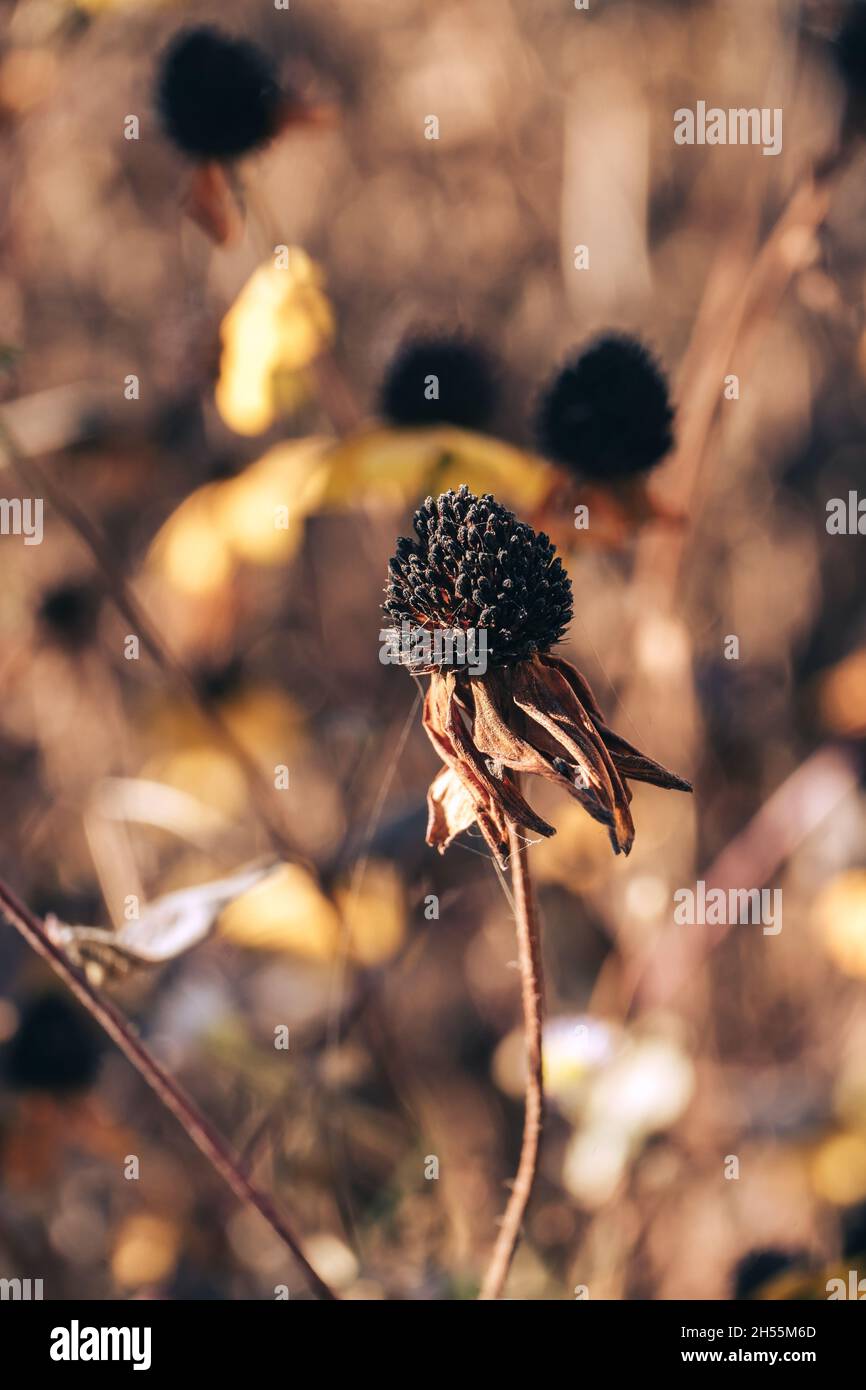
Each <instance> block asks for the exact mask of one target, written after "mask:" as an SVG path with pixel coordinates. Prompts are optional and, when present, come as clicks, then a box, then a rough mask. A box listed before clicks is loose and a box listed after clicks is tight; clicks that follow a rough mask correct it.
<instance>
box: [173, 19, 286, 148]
mask: <svg viewBox="0 0 866 1390" xmlns="http://www.w3.org/2000/svg"><path fill="white" fill-rule="evenodd" d="M282 102H283V94H282V92H281V89H280V85H279V82H278V81H277V75H276V69H275V67H274V65H273V63H272V62H271V59H270V57H269V55H268V54H267V53H265V52H264V51H263V50H262V49H260V48H258V47H256V45H255V44H252V43H250V42H249V41H248V40H246V39H238V38H233V37H230V36H229V35H227V34H224V33H222V32H221V31H220V30H219V29H214V28H212V27H210V26H209V25H202V26H201V27H198V28H195V29H186V30H182V31H181V33H179V34H177V35H176V36H175V38H174V39H173V40H172V42H171V43H170V44H169V46H168V48H167V49H166V51H165V53H164V54H163V56H162V58H161V60H160V66H159V73H158V77H157V86H156V105H157V110H158V112H159V115H160V119H161V121H162V125H163V128H164V130H165V133H166V135H167V136H168V137H169V139H170V140H172V141H173V142H174V144H175V145H177V146H178V148H179V149H180V150H182V151H183V153H184V154H186V155H188V156H190V158H192V159H197V160H200V159H203V160H220V159H233V158H237V157H238V156H240V155H243V154H247V153H249V152H250V151H251V150H254V149H257V148H259V147H260V146H262V145H264V144H266V143H267V142H268V140H270V139H271V138H272V137H273V136H274V135H275V134H276V133H277V130H278V128H279V123H280V116H281V108H282Z"/></svg>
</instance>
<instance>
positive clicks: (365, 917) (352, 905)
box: [335, 861, 406, 965]
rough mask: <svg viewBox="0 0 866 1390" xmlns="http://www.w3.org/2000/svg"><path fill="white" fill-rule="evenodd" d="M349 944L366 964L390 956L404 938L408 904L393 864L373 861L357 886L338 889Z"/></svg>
mask: <svg viewBox="0 0 866 1390" xmlns="http://www.w3.org/2000/svg"><path fill="white" fill-rule="evenodd" d="M335 898H336V901H337V906H338V907H339V909H340V913H341V915H342V918H343V928H344V931H345V933H346V936H347V939H348V943H349V948H350V950H351V952H352V955H353V956H354V957H355V959H356V960H359V961H361V962H362V964H364V965H379V964H381V962H382V961H386V960H389V959H390V957H391V956H393V955H394V952H395V951H396V950H397V949H398V947H399V946H400V945H401V943H402V941H403V937H404V934H405V929H406V907H405V902H404V898H403V887H402V883H401V881H400V876H399V874H398V873H397V871H396V870H395V869H394V868H393V867H392V866H391V865H390V864H385V863H380V862H375V861H370V862H368V864H367V865H366V868H365V871H364V876H363V878H362V879H361V881H360V884H359V885H358V886H357V887H354V888H353V887H352V886H351V884H348V885H346V886H344V887H341V888H338V889H337V891H336V893H335Z"/></svg>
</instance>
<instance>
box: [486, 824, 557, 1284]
mask: <svg viewBox="0 0 866 1390" xmlns="http://www.w3.org/2000/svg"><path fill="white" fill-rule="evenodd" d="M508 838H509V843H510V849H511V858H510V862H511V882H512V887H513V890H514V919H515V923H516V925H517V946H518V955H519V962H520V983H521V997H522V1001H523V1035H524V1041H525V1046H526V1101H525V1105H526V1109H525V1115H524V1120H523V1142H522V1144H521V1148H520V1162H519V1164H518V1167H517V1176H516V1177H515V1179H514V1183H513V1185H512V1188H511V1196H510V1197H509V1199H508V1204H507V1206H506V1208H505V1214H504V1216H503V1218H502V1224H501V1226H500V1228H499V1235H498V1236H497V1238H496V1244H495V1246H494V1248H493V1254H492V1256H491V1259H490V1264H489V1265H488V1267H487V1273H486V1274H485V1276H484V1279H483V1282H482V1284H481V1292H480V1294H479V1295H478V1296H479V1298H480V1299H483V1300H485V1301H490V1300H493V1299H497V1298H499V1297H500V1296H501V1294H502V1290H503V1288H504V1286H505V1280H506V1278H507V1277H508V1271H509V1269H510V1267H511V1261H512V1260H513V1258H514V1252H515V1250H516V1249H517V1244H518V1241H519V1240H520V1234H521V1229H522V1227H523V1218H524V1216H525V1214H526V1208H527V1206H528V1205H529V1199H530V1197H531V1195H532V1189H533V1186H534V1185H535V1176H536V1173H537V1171H538V1155H539V1151H540V1148H541V1131H542V1123H543V1117H544V1067H543V1058H542V1022H543V1016H544V981H543V976H542V966H541V936H540V931H539V922H538V908H537V905H536V902H535V893H534V890H533V886H532V878H531V875H530V870H529V852H528V849H527V846H526V842H525V840H524V838H523V835H522V833H521V831H520V829H519V827H517V826H514V825H511V826H509V830H508Z"/></svg>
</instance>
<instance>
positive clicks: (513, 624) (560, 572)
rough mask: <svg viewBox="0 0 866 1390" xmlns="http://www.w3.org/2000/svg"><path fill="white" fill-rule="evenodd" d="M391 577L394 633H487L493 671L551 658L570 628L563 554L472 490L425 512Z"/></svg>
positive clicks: (402, 545)
mask: <svg viewBox="0 0 866 1390" xmlns="http://www.w3.org/2000/svg"><path fill="white" fill-rule="evenodd" d="M389 569H390V575H389V583H388V586H387V588H386V590H385V593H386V599H385V602H384V604H383V605H382V607H383V609H384V611H385V613H386V614H387V616H388V618H389V619H390V620H391V622H392V623H393V625H394V626H395V627H399V626H400V625H401V624H402V623H403V622H407V623H409V624H410V625H411V626H413V627H423V628H428V629H434V628H442V629H446V630H449V629H455V628H462V629H463V630H466V629H468V628H474V629H476V630H477V629H481V628H484V629H486V631H487V660H488V662H489V663H490V664H491V665H494V666H509V665H512V664H513V663H514V662H517V661H525V660H527V659H528V658H529V657H531V656H532V654H533V652H537V651H541V652H545V651H547V650H548V649H549V648H550V647H552V646H553V644H554V643H555V642H558V641H559V639H560V638H561V637H562V634H563V633H564V632H565V629H566V628H567V626H568V624H569V622H570V621H571V615H572V594H571V580H570V579H569V577H568V574H567V573H566V571H565V570H564V569H563V567H562V562H561V561H560V560H559V558H558V557H557V555H556V547H555V546H553V545H551V543H550V541H549V539H548V538H547V536H545V535H544V534H543V533H541V534H536V532H535V531H533V529H532V527H531V526H527V525H526V524H525V522H522V521H518V520H517V518H516V517H515V515H514V513H513V512H510V511H508V509H507V508H506V507H503V506H502V505H501V504H500V503H499V502H497V501H496V500H495V499H494V498H493V497H491V496H490V494H489V493H485V494H484V496H483V497H476V496H474V494H473V493H471V492H470V491H469V489H468V488H467V487H466V486H465V484H464V485H463V487H461V488H460V489H459V491H458V492H454V491H450V492H444V493H442V495H441V497H438V498H436V499H435V500H434V499H433V498H432V497H428V498H427V500H426V502H425V503H424V505H423V506H421V507H419V508H418V510H417V511H416V513H415V538H414V539H411V540H410V539H408V538H407V537H405V536H403V537H401V538H400V540H399V541H398V542H397V553H396V555H395V556H394V557H393V559H392V560H391V561H390V562H389Z"/></svg>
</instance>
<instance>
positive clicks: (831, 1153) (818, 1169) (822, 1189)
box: [812, 1133, 866, 1207]
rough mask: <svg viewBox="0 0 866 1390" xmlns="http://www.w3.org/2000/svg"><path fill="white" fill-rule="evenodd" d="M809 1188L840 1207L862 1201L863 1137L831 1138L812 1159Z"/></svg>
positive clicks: (865, 1183) (865, 1185) (865, 1193)
mask: <svg viewBox="0 0 866 1390" xmlns="http://www.w3.org/2000/svg"><path fill="white" fill-rule="evenodd" d="M812 1184H813V1186H814V1188H815V1191H816V1192H817V1194H818V1196H819V1197H823V1199H824V1200H825V1201H827V1202H832V1203H833V1204H834V1205H835V1206H839V1207H844V1206H848V1205H850V1204H851V1203H853V1202H860V1201H862V1200H863V1198H864V1197H866V1137H864V1136H863V1135H862V1134H849V1133H842V1134H834V1135H831V1136H830V1138H828V1139H825V1140H824V1142H823V1143H822V1144H821V1146H820V1147H819V1149H818V1150H817V1152H816V1153H815V1154H814V1156H813V1159H812Z"/></svg>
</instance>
